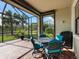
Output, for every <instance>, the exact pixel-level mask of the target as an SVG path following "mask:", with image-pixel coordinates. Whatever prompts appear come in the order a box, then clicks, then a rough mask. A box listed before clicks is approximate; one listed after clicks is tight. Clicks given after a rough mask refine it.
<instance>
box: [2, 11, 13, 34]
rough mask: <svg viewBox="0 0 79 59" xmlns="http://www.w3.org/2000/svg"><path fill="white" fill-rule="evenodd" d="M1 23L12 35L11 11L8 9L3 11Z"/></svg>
mask: <svg viewBox="0 0 79 59" xmlns="http://www.w3.org/2000/svg"><path fill="white" fill-rule="evenodd" d="M3 24H4V26H6V28H7V27H9V30H10V31H11V35H13V19H12V12H11V11H10V10H8V11H5V15H4V17H3Z"/></svg>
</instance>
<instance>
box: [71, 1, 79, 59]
mask: <svg viewBox="0 0 79 59" xmlns="http://www.w3.org/2000/svg"><path fill="white" fill-rule="evenodd" d="M77 1H78V0H74V1H73V4H72V8H71V11H72V12H71V19H72V21H71V30H72V31H73V34H74V35H73V49H74V51H75V54H76V56H77V59H79V35H76V34H75V5H76V3H77Z"/></svg>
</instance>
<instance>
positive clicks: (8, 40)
mask: <svg viewBox="0 0 79 59" xmlns="http://www.w3.org/2000/svg"><path fill="white" fill-rule="evenodd" d="M77 2H78V1H77V0H73V1H72V0H61V1H54V0H52V1H51V0H46V1H42V0H38V1H35V0H34V1H32V0H0V52H1V53H0V59H46V57H47V56H46V55H45V54H46V53H45V49H46V48H47V47H45V46H44V44H43V43H46V44H47V45H48V42H51V40H52V39H57V36H58V35H60V34H62V35H63V33H65V32H67V33H66V34H65V46H66V47H63V48H62V50H63V52H62V53H61V54H60V56H59V55H58V54H56V55H52V56H51V59H69V58H70V59H78V58H79V57H78V55H79V53H78V52H79V51H78V50H79V46H77V45H78V40H77V39H78V37H77V36H76V35H78V33H77V32H78V28H77V27H78V23H77V24H76V25H74V24H75V23H74V22H77V21H74V19H78V17H79V13H77V12H79V11H78V10H79V9H76V11H77V12H76V13H77V16H76V18H75V11H74V9H75V8H78V5H79V4H78V5H77ZM74 5H75V6H77V7H75V6H74ZM73 11H74V12H73ZM74 28H75V29H74ZM75 32H76V33H75ZM43 34H44V35H43ZM41 35H42V36H45V38H41ZM32 37H33V39H34V40H35V41H36V42H40V43H42V44H43V50H42V53H37V54H35V55H33V52H34V45H33V42H31V39H32ZM67 37H69V38H67ZM70 37H71V38H70ZM62 38H63V37H62ZM44 39H45V40H44ZM70 39H71V40H70ZM66 42H67V43H66ZM67 46H68V47H69V48H68V47H67ZM36 56H37V57H36ZM38 56H40V57H38ZM58 56H59V57H58ZM48 59H50V58H48Z"/></svg>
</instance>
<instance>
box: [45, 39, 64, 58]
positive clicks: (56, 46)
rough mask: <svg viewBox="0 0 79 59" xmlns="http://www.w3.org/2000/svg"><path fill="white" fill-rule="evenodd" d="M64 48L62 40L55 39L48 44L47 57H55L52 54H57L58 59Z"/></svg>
mask: <svg viewBox="0 0 79 59" xmlns="http://www.w3.org/2000/svg"><path fill="white" fill-rule="evenodd" d="M61 52H63V50H62V42H61V41H58V40H53V41H51V42H50V43H49V44H48V47H47V48H45V57H46V59H51V58H53V56H52V55H55V54H57V55H58V56H57V57H58V59H59V58H60V55H61Z"/></svg>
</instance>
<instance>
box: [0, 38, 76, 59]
mask: <svg viewBox="0 0 79 59" xmlns="http://www.w3.org/2000/svg"><path fill="white" fill-rule="evenodd" d="M32 52H33V46H32V44H31V42H30V41H28V40H25V41H22V40H20V39H17V40H13V41H8V42H5V43H0V59H35V58H34V57H33V55H32ZM74 56H75V55H74V53H73V52H69V51H65V52H63V53H62V54H61V59H75V58H74ZM39 59H43V58H39ZM55 59H56V58H55Z"/></svg>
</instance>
